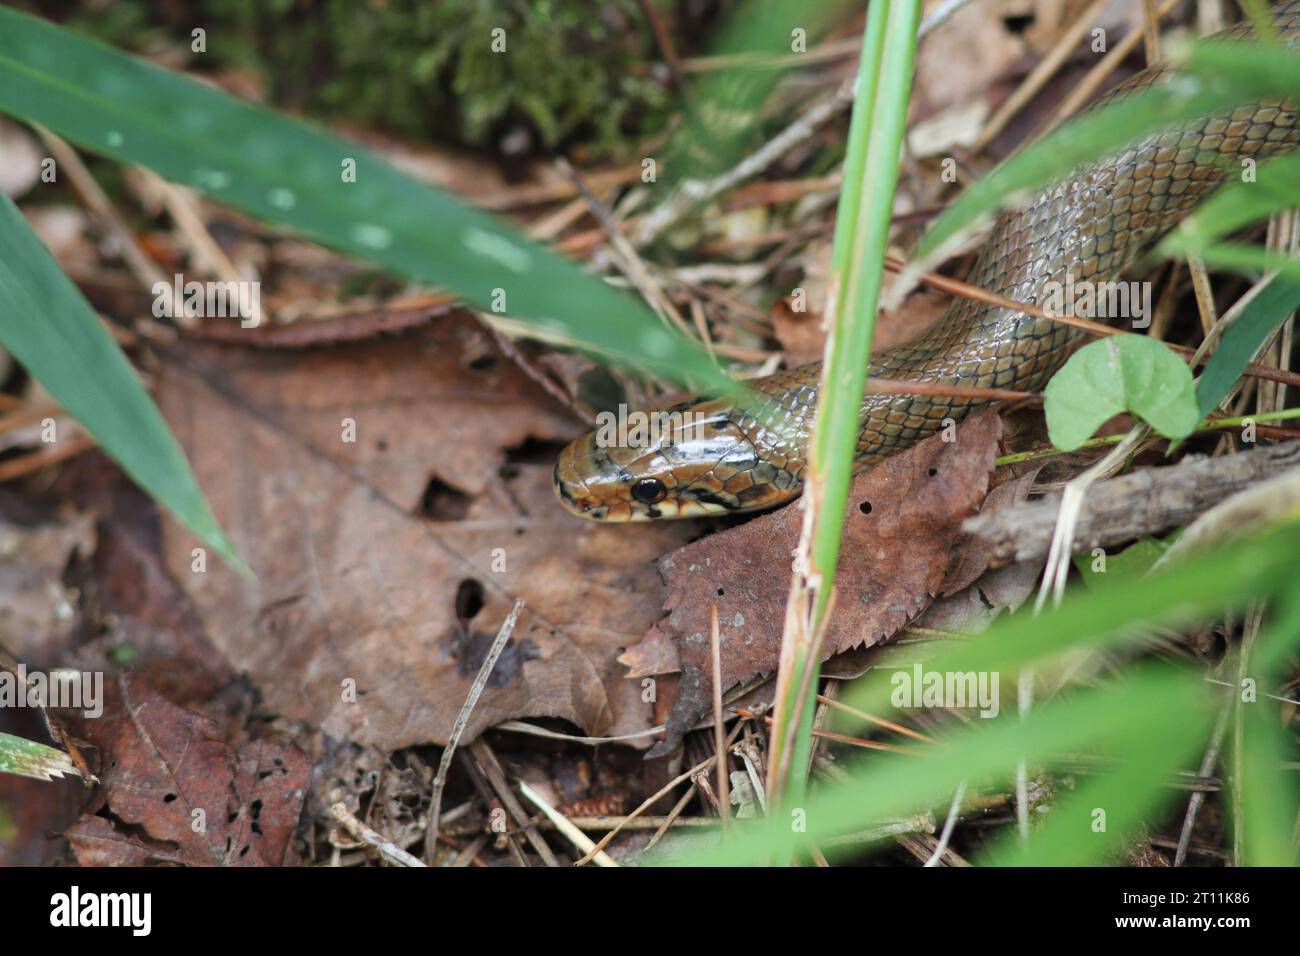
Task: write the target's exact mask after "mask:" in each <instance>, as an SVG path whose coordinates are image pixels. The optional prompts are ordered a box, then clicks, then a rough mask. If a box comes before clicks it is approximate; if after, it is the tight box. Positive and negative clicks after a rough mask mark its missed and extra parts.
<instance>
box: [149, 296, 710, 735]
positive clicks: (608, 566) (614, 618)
mask: <svg viewBox="0 0 1300 956" xmlns="http://www.w3.org/2000/svg"><path fill="white" fill-rule="evenodd" d="M158 378H159V384H158V399H159V404H160V405H161V406H162V409H163V413H164V414H165V415H166V416H167V418H168V420H169V421H170V422H171V424H172V427H173V428H174V430H175V431H176V434H177V436H178V438H179V439H180V441H181V443H182V445H183V446H184V447H185V449H186V451H187V452H188V453H189V455H190V457H191V460H192V461H193V462H194V468H195V472H196V473H197V474H198V476H199V480H200V481H201V482H202V483H203V486H204V488H205V489H206V490H207V492H208V495H209V497H210V499H211V501H212V504H213V508H214V509H215V510H216V512H217V514H219V515H220V516H221V517H222V519H223V521H225V522H226V523H227V526H228V527H229V528H230V530H231V534H232V535H233V537H234V538H235V539H236V540H237V541H238V542H239V545H240V547H241V549H242V551H243V553H244V554H245V555H246V556H247V557H248V560H249V563H250V565H251V566H252V567H253V569H254V570H255V571H256V572H257V584H256V585H252V584H250V583H249V582H247V581H244V580H241V579H240V578H239V577H238V576H236V575H233V574H229V573H227V572H226V570H225V569H224V568H214V567H212V566H211V565H209V566H208V568H207V570H206V571H205V572H203V573H196V572H195V571H194V568H193V561H194V559H193V557H192V554H191V549H192V548H193V542H192V540H190V539H189V537H188V536H187V535H186V534H185V533H184V530H183V529H182V528H180V527H179V526H177V525H176V524H174V523H169V524H168V525H167V527H166V531H165V538H166V542H165V546H166V552H167V562H168V566H169V567H170V569H171V571H172V574H173V575H174V576H175V578H176V579H177V581H178V582H179V583H180V585H181V586H182V587H183V588H184V589H185V591H186V592H187V593H188V594H189V596H190V597H191V599H192V600H193V601H194V604H195V606H196V608H197V610H198V613H199V617H200V618H201V620H202V623H203V626H204V629H205V631H206V632H207V634H208V636H209V638H210V640H211V641H212V642H213V643H214V644H215V645H216V646H217V647H218V649H219V650H220V651H221V652H222V653H223V654H224V655H225V656H226V657H227V659H228V660H230V662H231V663H232V665H234V666H235V667H236V668H237V669H238V670H241V671H244V672H246V673H248V674H249V676H250V677H251V679H252V680H253V681H254V682H255V683H256V684H257V685H258V687H259V688H260V689H261V691H262V693H263V695H264V696H265V699H266V702H267V705H268V706H269V707H270V708H272V709H273V710H275V711H276V712H277V713H280V714H283V715H285V716H288V717H292V718H295V719H301V720H305V721H307V722H309V723H310V724H312V725H313V726H320V727H323V728H324V730H325V732H326V733H328V734H330V735H331V736H333V737H335V738H337V739H350V740H355V741H357V742H359V743H368V744H375V745H377V746H380V747H383V748H385V749H388V750H392V749H396V748H398V747H403V746H408V745H412V744H423V743H430V742H433V743H444V742H445V741H446V739H447V735H448V734H449V733H450V731H451V728H452V725H453V723H454V722H455V719H456V716H457V714H458V713H459V712H460V709H461V707H462V706H463V705H464V703H465V700H466V696H467V694H468V692H469V689H470V685H471V684H472V682H473V679H474V676H475V674H476V673H477V671H478V668H479V666H480V664H481V663H482V661H483V658H484V655H485V654H486V652H487V650H488V648H489V647H490V646H491V644H492V641H493V638H495V636H496V633H497V629H498V628H499V626H500V624H501V622H502V620H503V619H504V618H505V615H506V613H507V612H508V611H509V610H510V607H511V606H512V604H513V603H514V599H515V598H516V597H522V598H524V599H525V601H526V602H527V608H526V610H525V611H524V613H523V615H522V616H521V618H520V619H519V623H518V626H517V627H516V628H515V631H514V634H513V636H512V637H511V639H510V641H509V643H508V644H507V645H506V647H505V650H504V652H503V653H502V655H501V658H500V659H499V660H498V662H497V664H496V668H495V670H494V671H493V673H492V675H491V676H490V678H489V680H488V683H487V686H486V688H485V689H484V691H483V694H482V696H481V697H480V698H479V699H478V701H477V703H476V704H475V706H474V709H473V711H472V714H471V718H470V723H469V725H468V728H467V735H468V736H467V738H466V739H472V738H473V737H474V736H475V735H477V734H478V733H479V732H480V731H482V730H483V729H484V728H485V727H490V726H493V725H494V724H497V723H500V722H501V721H503V720H510V719H513V718H519V717H527V716H553V717H561V718H564V719H566V720H569V721H571V722H572V723H574V724H576V725H578V726H579V727H582V728H583V729H584V730H586V731H587V732H588V733H591V734H596V735H603V734H607V733H610V734H618V733H629V732H635V731H638V730H644V729H646V728H647V727H649V726H650V716H651V714H650V707H649V705H648V704H647V702H645V701H643V700H642V699H641V697H640V688H639V687H638V686H637V685H636V684H634V683H632V682H631V681H627V680H625V679H624V676H623V668H622V667H620V666H619V664H618V662H617V656H618V654H619V653H621V651H622V650H623V648H625V647H626V646H627V645H629V644H631V643H632V642H634V641H635V640H636V639H637V638H638V637H639V636H640V635H641V634H642V633H643V632H644V631H645V629H646V628H648V627H649V626H650V625H651V624H652V623H653V622H654V619H655V617H656V616H657V612H658V608H659V606H660V603H661V602H662V599H663V596H662V590H661V585H660V583H659V580H658V578H657V576H656V574H655V570H654V561H655V559H656V558H658V557H659V556H660V555H662V554H663V553H664V552H666V551H669V550H671V549H672V548H674V547H676V546H678V545H680V544H681V543H682V542H683V541H684V540H685V538H686V536H687V535H688V534H689V533H690V530H691V528H690V524H689V522H659V523H658V524H656V525H654V526H646V527H644V528H626V527H610V526H602V525H599V524H596V523H593V522H589V521H585V520H583V519H581V518H575V517H573V516H571V515H569V514H567V513H566V512H564V511H563V510H562V509H561V508H560V507H559V505H558V504H557V502H556V500H555V494H554V492H553V491H552V489H551V472H552V469H553V468H554V463H555V455H556V454H557V453H558V449H559V447H562V445H563V444H564V443H565V442H567V441H568V440H570V439H572V438H574V437H576V436H577V434H579V432H580V431H581V429H582V426H581V425H579V424H578V423H577V422H575V421H573V420H572V418H571V417H570V416H569V415H568V413H567V412H566V411H565V410H564V409H563V408H561V407H560V406H559V405H556V404H553V403H552V401H551V400H550V399H549V398H547V397H546V396H545V395H544V394H543V393H542V390H541V389H540V387H538V386H537V385H536V384H535V383H533V382H532V381H531V380H530V379H529V378H528V377H527V375H526V374H525V373H524V372H523V371H521V370H520V369H519V368H518V367H517V366H516V365H514V364H513V363H511V362H509V361H508V360H506V359H505V357H504V356H502V354H501V353H500V352H499V351H498V350H497V348H496V346H495V344H494V343H493V340H492V338H491V336H490V335H488V334H487V333H486V332H484V330H483V329H482V327H481V326H480V325H479V324H478V323H477V322H476V321H475V320H474V319H473V317H471V316H469V315H467V314H466V313H465V312H463V311H458V312H455V313H451V314H448V315H444V316H441V317H439V318H437V319H435V320H434V322H433V323H431V325H430V326H429V327H428V328H427V329H423V330H420V331H418V332H415V333H410V334H408V335H406V336H404V337H402V338H397V339H384V340H376V341H373V342H369V343H364V344H355V345H353V346H352V347H350V348H348V349H328V348H324V349H308V350H297V349H295V350H292V351H290V350H275V349H271V350H267V349H256V350H254V349H238V348H228V347H218V346H211V347H206V348H196V347H192V346H191V347H188V348H186V349H185V350H184V351H181V350H176V351H174V352H170V353H167V354H166V356H165V361H164V365H163V367H162V369H161V370H160V372H159V375H158ZM349 439H355V440H349Z"/></svg>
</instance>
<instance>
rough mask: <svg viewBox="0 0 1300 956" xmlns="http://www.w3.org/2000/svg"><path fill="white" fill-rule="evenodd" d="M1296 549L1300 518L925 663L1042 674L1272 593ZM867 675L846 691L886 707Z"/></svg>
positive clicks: (882, 692) (1076, 597)
mask: <svg viewBox="0 0 1300 956" xmlns="http://www.w3.org/2000/svg"><path fill="white" fill-rule="evenodd" d="M1297 551H1300V522H1297V521H1291V522H1288V523H1286V524H1284V525H1281V526H1280V527H1277V528H1274V529H1272V530H1270V531H1268V532H1266V533H1263V534H1259V535H1255V536H1253V537H1250V538H1248V539H1246V540H1244V541H1240V542H1237V543H1234V544H1232V545H1228V546H1225V547H1222V548H1220V549H1217V550H1215V551H1214V552H1212V553H1210V554H1206V555H1202V556H1199V557H1195V558H1192V559H1189V560H1187V561H1186V562H1184V563H1182V564H1179V565H1177V566H1175V567H1172V568H1166V569H1162V570H1160V571H1157V572H1156V573H1155V574H1152V575H1150V576H1147V577H1142V578H1130V579H1127V580H1124V581H1121V582H1116V583H1115V584H1114V585H1113V586H1111V587H1108V588H1105V589H1104V590H1102V591H1098V592H1088V591H1087V590H1085V589H1075V590H1072V591H1071V592H1070V593H1069V594H1068V595H1067V596H1066V599H1065V601H1063V602H1062V603H1061V605H1060V606H1059V607H1057V608H1054V609H1052V610H1049V611H1045V612H1044V613H1043V614H1042V615H1041V616H1039V617H1032V616H1030V615H1028V614H1016V615H1012V616H1011V617H1008V618H1005V619H1003V620H1000V621H999V622H997V623H995V624H994V625H993V627H991V628H989V630H988V631H986V632H985V633H984V634H981V635H980V636H979V637H977V638H974V639H972V640H970V641H964V642H962V643H960V644H958V645H957V646H956V647H954V648H952V649H948V650H944V651H942V652H940V653H939V654H937V655H936V656H935V657H934V658H933V659H932V660H927V661H926V668H927V669H933V670H940V671H956V672H964V671H998V672H1000V673H1002V674H1003V680H1004V682H1005V681H1014V680H1015V675H1016V674H1017V673H1019V672H1020V670H1022V669H1023V668H1025V667H1029V666H1032V667H1033V668H1034V669H1035V671H1036V672H1039V673H1045V672H1047V671H1049V670H1050V669H1051V667H1052V666H1053V665H1055V664H1056V663H1057V662H1059V661H1060V660H1061V659H1062V657H1063V655H1066V654H1069V653H1070V652H1082V651H1099V650H1104V649H1106V648H1112V647H1118V646H1120V645H1123V644H1124V643H1126V642H1127V641H1129V640H1131V638H1132V635H1133V634H1135V633H1138V632H1140V631H1141V630H1143V629H1144V628H1149V627H1152V626H1154V625H1157V624H1164V625H1168V626H1170V627H1177V626H1179V625H1181V624H1186V623H1189V622H1192V621H1196V620H1201V619H1204V618H1205V617H1207V616H1211V615H1214V614H1218V613H1220V612H1221V611H1223V610H1225V609H1229V608H1237V607H1241V606H1242V605H1244V604H1245V603H1246V602H1247V601H1249V600H1250V599H1251V598H1253V597H1266V596H1268V595H1270V594H1274V593H1277V592H1278V590H1279V589H1280V588H1282V587H1284V586H1287V585H1289V584H1290V583H1291V581H1292V576H1293V573H1294V564H1295V554H1296V553H1297ZM870 677H871V675H868V678H866V679H863V680H860V681H858V682H856V683H855V684H854V686H853V687H851V688H850V690H849V691H848V693H846V694H845V695H844V701H845V703H847V704H849V705H851V706H853V707H857V708H858V709H860V710H864V711H867V712H868V713H882V712H884V711H885V710H887V709H888V708H889V699H890V688H889V686H888V685H887V683H885V684H884V685H883V686H882V684H881V682H880V681H873V680H871V679H870Z"/></svg>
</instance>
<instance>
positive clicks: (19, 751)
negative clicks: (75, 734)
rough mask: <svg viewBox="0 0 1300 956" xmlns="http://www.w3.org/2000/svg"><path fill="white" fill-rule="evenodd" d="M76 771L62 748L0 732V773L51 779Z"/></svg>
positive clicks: (72, 773)
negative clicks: (56, 748)
mask: <svg viewBox="0 0 1300 956" xmlns="http://www.w3.org/2000/svg"><path fill="white" fill-rule="evenodd" d="M76 772H77V768H76V767H74V766H73V765H72V761H71V759H69V757H68V755H67V754H65V753H64V752H63V751H62V750H55V749H54V748H53V747H48V746H46V745H45V744H38V743H37V742H36V741H34V740H27V739H25V738H23V737H15V736H14V735H13V734H0V773H15V774H18V775H19V776H20V777H32V778H34V779H36V780H53V779H54V778H55V777H62V776H63V775H64V774H68V775H70V776H71V775H74V774H76Z"/></svg>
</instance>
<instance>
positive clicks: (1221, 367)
mask: <svg viewBox="0 0 1300 956" xmlns="http://www.w3.org/2000/svg"><path fill="white" fill-rule="evenodd" d="M1296 308H1300V281H1296V280H1291V279H1286V278H1282V277H1278V278H1275V279H1273V281H1271V282H1270V283H1269V284H1268V285H1266V286H1265V287H1264V288H1262V289H1261V290H1260V291H1259V293H1258V294H1257V295H1256V296H1255V297H1254V298H1253V299H1251V300H1250V302H1248V303H1246V308H1245V309H1243V310H1242V313H1241V315H1240V316H1239V317H1238V318H1237V321H1235V322H1234V323H1233V324H1232V325H1231V326H1229V327H1228V330H1227V331H1226V332H1224V333H1223V338H1222V339H1220V341H1219V344H1218V347H1217V348H1215V350H1214V354H1213V355H1211V356H1210V361H1209V362H1208V363H1207V364H1206V366H1205V368H1204V369H1203V370H1202V371H1201V375H1200V377H1199V378H1198V379H1197V380H1196V403H1197V408H1198V411H1199V412H1200V414H1201V416H1202V417H1204V416H1206V415H1208V414H1209V413H1210V412H1212V411H1213V410H1214V409H1215V408H1217V407H1218V405H1219V403H1220V402H1221V401H1223V399H1224V398H1225V397H1226V396H1227V394H1228V392H1229V391H1231V389H1232V386H1233V385H1235V384H1236V383H1237V379H1239V378H1241V373H1242V372H1243V371H1245V368H1246V366H1247V365H1248V364H1249V363H1250V360H1251V359H1252V358H1253V357H1254V355H1255V353H1256V352H1258V351H1259V348H1260V346H1262V345H1263V344H1264V342H1265V341H1266V340H1267V339H1268V337H1269V336H1270V335H1272V334H1273V330H1274V329H1276V328H1277V327H1278V326H1279V325H1281V324H1282V323H1283V322H1285V321H1286V317H1287V316H1288V315H1290V314H1291V313H1292V312H1293V311H1294V310H1295V309H1296Z"/></svg>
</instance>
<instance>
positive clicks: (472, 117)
mask: <svg viewBox="0 0 1300 956" xmlns="http://www.w3.org/2000/svg"><path fill="white" fill-rule="evenodd" d="M195 6H196V7H198V9H192V11H191V12H189V13H184V12H182V13H175V12H169V7H168V5H165V4H161V5H155V4H150V3H148V0H122V2H119V3H117V4H113V5H110V6H108V7H107V8H106V9H104V10H103V11H99V12H88V11H82V12H80V13H76V14H74V15H73V18H72V19H73V20H75V23H76V25H77V26H78V27H80V28H82V29H89V30H91V31H92V32H94V33H96V34H98V35H99V36H101V37H103V38H104V39H106V40H108V41H109V42H112V43H115V44H118V45H125V46H128V47H133V48H135V49H141V48H142V47H144V46H145V45H146V44H148V45H153V44H155V43H156V42H157V32H156V31H157V30H158V29H160V28H161V29H163V30H164V31H165V33H166V34H167V35H168V36H169V37H171V39H172V40H173V41H174V42H175V43H177V44H182V45H183V47H184V48H187V47H188V45H189V31H190V30H191V29H192V28H193V27H195V26H202V27H204V28H205V29H206V30H207V57H210V58H211V59H210V60H208V61H207V64H208V65H211V66H217V65H238V66H243V67H252V68H255V69H257V70H259V71H260V72H261V73H262V75H263V76H264V77H265V80H266V83H267V91H268V96H269V97H270V99H271V101H272V102H273V103H275V104H277V105H279V106H282V107H287V108H291V109H297V110H301V111H303V112H306V113H309V114H314V115H321V116H329V117H338V118H344V119H348V120H352V121H355V122H357V123H359V124H362V125H366V126H369V127H375V128H383V129H387V130H390V131H392V132H396V133H400V134H403V135H408V136H415V137H424V138H433V139H438V140H442V141H450V142H458V143H465V144H469V145H481V144H485V143H489V142H492V141H493V140H495V139H498V138H499V137H501V136H503V135H505V134H506V133H508V132H511V131H514V130H516V129H518V128H520V127H522V128H524V129H526V130H528V131H530V132H531V134H532V137H531V138H532V141H533V143H534V144H538V145H543V146H547V147H554V146H556V145H558V144H562V143H570V142H577V141H581V142H585V143H587V144H589V145H590V146H591V148H592V149H593V150H594V151H596V152H598V153H613V152H617V151H618V150H619V148H620V147H621V146H623V145H625V144H626V142H627V139H628V137H629V135H632V134H637V135H640V134H644V133H647V132H652V131H654V130H656V129H658V128H659V127H660V125H661V124H662V123H663V122H664V121H665V120H666V116H667V109H666V108H667V106H668V103H669V94H668V92H667V90H666V89H665V86H664V84H663V83H661V82H660V81H659V80H658V79H656V78H654V77H652V76H650V75H649V72H648V69H647V67H646V64H647V63H649V62H651V61H653V60H654V59H656V54H655V50H654V43H653V39H652V36H651V33H650V30H649V29H648V28H647V26H646V24H645V20H644V16H643V14H642V12H641V10H640V7H639V3H638V0H434V2H430V0H386V2H385V0H203V2H202V3H201V5H197V4H196V5H195ZM70 22H71V21H70ZM146 27H151V28H153V32H151V31H150V30H148V29H146ZM494 30H503V31H504V41H505V51H504V52H498V51H494V49H493V39H494V32H493V31H494ZM496 36H500V35H499V34H496ZM191 65H192V66H193V67H197V68H200V69H201V68H202V67H203V66H204V65H205V62H204V57H202V56H195V57H194V58H192V61H191ZM638 65H639V66H638Z"/></svg>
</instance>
